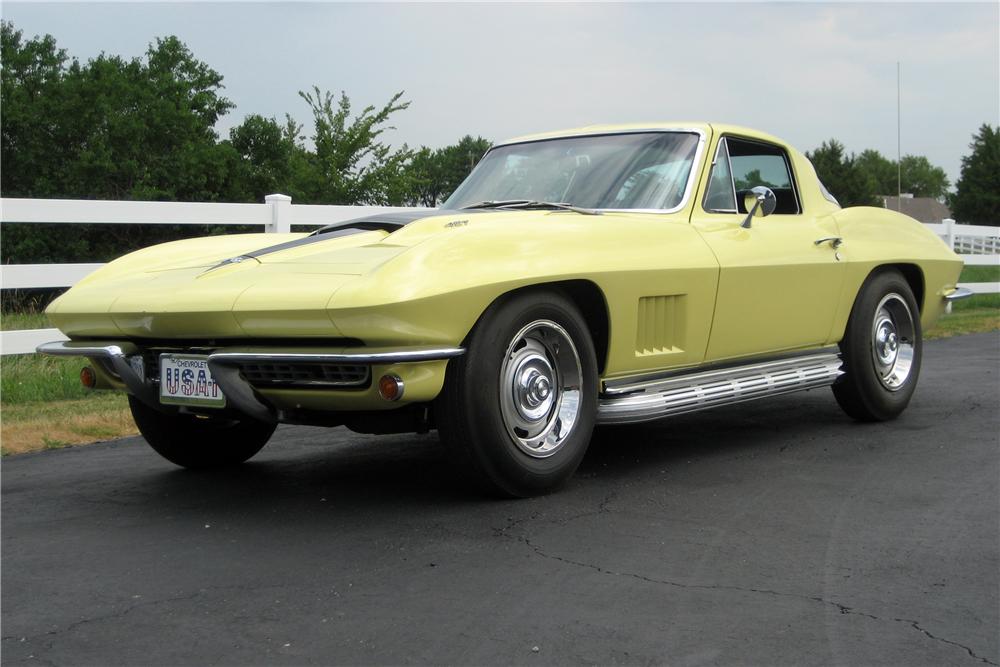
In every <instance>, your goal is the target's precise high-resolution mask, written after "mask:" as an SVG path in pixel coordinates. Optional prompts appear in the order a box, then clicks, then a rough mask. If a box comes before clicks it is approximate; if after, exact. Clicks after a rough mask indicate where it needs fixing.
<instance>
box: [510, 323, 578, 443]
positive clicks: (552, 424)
mask: <svg viewBox="0 0 1000 667" xmlns="http://www.w3.org/2000/svg"><path fill="white" fill-rule="evenodd" d="M582 377H583V369H582V367H581V365H580V356H579V354H577V351H576V346H575V345H574V344H573V340H572V339H571V338H570V336H569V334H568V333H566V330H565V329H563V328H562V327H561V326H559V325H558V324H556V323H555V322H552V321H550V320H537V321H535V322H532V323H531V324H528V325H527V326H526V327H524V328H523V329H521V330H520V331H519V332H517V335H515V336H514V338H513V340H512V341H511V343H510V345H509V346H508V348H507V354H506V356H505V357H504V360H503V364H502V366H501V368H500V413H501V415H502V416H503V421H504V425H505V426H506V427H507V432H508V434H509V435H510V436H511V438H512V439H513V441H514V443H515V444H516V445H517V446H518V448H519V449H520V450H521V451H523V452H524V453H526V454H528V455H529V456H533V457H536V458H545V457H547V456H552V455H553V454H554V453H555V452H556V451H558V449H559V448H560V447H561V446H562V445H563V443H564V442H565V441H566V439H567V438H568V437H569V435H570V433H572V431H573V426H574V425H575V424H576V421H577V417H578V415H579V411H580V382H581V378H582Z"/></svg>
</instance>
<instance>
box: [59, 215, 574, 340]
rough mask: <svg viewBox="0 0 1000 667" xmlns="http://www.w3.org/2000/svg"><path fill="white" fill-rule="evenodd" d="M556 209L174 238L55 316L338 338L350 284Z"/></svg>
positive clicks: (134, 327) (190, 332)
mask: <svg viewBox="0 0 1000 667" xmlns="http://www.w3.org/2000/svg"><path fill="white" fill-rule="evenodd" d="M548 213H549V212H548V211H436V210H426V211H407V212H404V213H394V214H380V215H375V216H368V217H364V218H358V219H356V220H351V221H348V222H345V223H339V224H337V225H333V226H331V227H330V228H328V229H326V230H320V232H318V233H313V234H240V235H229V236H215V237H205V238H197V239H188V240H184V241H175V242H171V243H165V244H161V245H158V246H153V247H151V248H146V249H143V250H139V251H137V252H134V253H131V254H129V255H126V256H124V257H122V258H120V259H117V260H115V261H113V262H111V263H109V264H107V265H105V266H104V267H102V268H101V269H99V270H98V271H96V272H94V273H93V274H91V275H89V276H87V277H86V278H85V279H83V280H82V281H80V282H79V283H77V285H76V286H74V287H73V288H72V289H70V290H69V291H68V292H67V293H66V294H64V295H63V296H61V297H60V298H58V299H57V300H56V301H54V302H53V303H52V305H51V306H50V307H49V309H48V311H47V313H48V315H49V318H50V319H51V320H52V322H53V324H54V325H55V326H57V327H58V328H60V329H61V330H62V331H63V332H64V333H65V334H67V335H69V336H71V337H96V336H120V335H125V336H129V337H145V338H151V337H152V338H171V337H182V338H217V337H246V336H250V335H252V336H261V335H280V333H279V332H282V331H284V332H287V331H289V330H290V329H291V330H294V331H296V332H297V333H298V334H299V335H306V336H331V335H334V336H335V335H338V332H337V331H336V327H335V326H331V325H332V324H333V323H332V321H331V319H330V316H329V314H328V313H327V307H328V304H329V303H330V301H331V298H332V297H333V295H334V293H335V292H337V290H339V289H340V288H342V287H343V286H344V285H346V284H348V283H350V282H352V281H357V280H358V279H359V278H361V277H362V276H365V275H367V274H370V273H372V272H374V271H376V270H377V269H378V268H379V267H380V266H382V265H383V264H385V263H387V262H389V261H390V260H393V259H394V258H396V257H398V256H400V255H402V254H404V253H406V252H407V251H408V250H409V249H411V248H413V247H415V246H417V245H420V244H422V243H424V242H425V241H427V240H429V239H432V238H435V237H440V236H441V235H444V234H447V233H452V232H457V231H466V230H469V228H470V227H472V226H474V224H475V225H479V224H483V223H490V222H495V221H497V220H502V221H503V223H504V224H505V225H506V224H510V223H515V222H516V221H520V222H524V221H525V220H527V219H528V218H533V219H538V217H539V216H542V215H546V214H548ZM569 215H570V216H573V217H585V216H578V214H574V213H570V214H569ZM487 226H490V227H491V226H493V225H491V224H487ZM469 231H471V230H469ZM440 240H442V241H444V242H446V243H447V242H448V241H449V239H440ZM268 332H270V333H268ZM331 332H332V333H331Z"/></svg>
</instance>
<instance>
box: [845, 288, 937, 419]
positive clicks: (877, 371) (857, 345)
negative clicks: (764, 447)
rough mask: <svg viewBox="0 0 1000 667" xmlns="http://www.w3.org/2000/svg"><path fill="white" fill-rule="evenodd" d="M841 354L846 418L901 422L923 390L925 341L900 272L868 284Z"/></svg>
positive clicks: (909, 292)
mask: <svg viewBox="0 0 1000 667" xmlns="http://www.w3.org/2000/svg"><path fill="white" fill-rule="evenodd" d="M840 350H841V354H842V356H843V358H844V376H843V377H841V378H840V381H838V382H837V383H836V384H835V385H834V386H833V394H834V396H835V397H836V398H837V402H838V403H839V404H840V407H841V408H843V410H844V412H846V413H847V414H848V415H850V416H851V417H853V418H854V419H857V420H859V421H885V420H887V419H894V418H895V417H897V416H899V414H900V413H902V412H903V410H904V409H906V406H907V404H909V402H910V398H911V397H912V396H913V390H914V389H915V388H916V386H917V376H918V375H919V374H920V361H921V357H922V354H923V340H922V334H921V330H920V312H919V310H918V308H917V302H916V299H915V298H914V297H913V290H912V289H910V285H909V283H907V282H906V279H905V278H903V276H902V275H901V274H900V273H899V272H898V271H895V270H885V271H881V272H879V273H875V274H873V275H871V276H870V277H869V278H868V280H866V281H865V284H864V285H863V286H862V288H861V291H860V293H859V294H858V298H857V301H855V303H854V308H853V309H852V310H851V317H850V319H849V320H848V323H847V332H846V333H845V335H844V339H843V341H841V343H840Z"/></svg>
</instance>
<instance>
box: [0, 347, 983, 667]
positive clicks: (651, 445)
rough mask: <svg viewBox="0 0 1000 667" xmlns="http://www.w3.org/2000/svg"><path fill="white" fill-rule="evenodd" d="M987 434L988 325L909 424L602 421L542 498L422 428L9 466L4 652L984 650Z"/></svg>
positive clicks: (548, 654)
mask: <svg viewBox="0 0 1000 667" xmlns="http://www.w3.org/2000/svg"><path fill="white" fill-rule="evenodd" d="M998 434H1000V336H998V335H995V334H984V335H975V336H965V337H959V338H953V339H950V340H944V341H933V342H929V343H927V344H926V347H925V359H924V368H923V372H922V373H921V378H920V384H919V387H918V389H917V392H916V395H915V397H914V399H913V402H912V403H911V405H910V408H909V409H908V411H907V412H906V413H905V414H904V415H903V416H902V417H901V418H900V419H898V420H897V421H895V422H891V423H886V424H874V425H871V424H869V425H861V424H856V423H853V422H851V421H850V420H848V419H847V418H846V417H845V416H843V414H842V413H841V412H840V409H839V408H838V407H837V405H836V403H835V402H834V400H833V396H832V395H831V394H830V392H829V390H820V391H811V392H808V393H804V394H798V395H792V396H788V397H783V398H776V399H771V400H767V401H760V402H758V403H751V404H744V405H741V406H732V407H728V408H722V409H718V410H715V411H712V412H704V413H700V414H693V415H686V416H682V417H677V418H674V419H671V420H668V421H662V422H659V423H656V424H652V425H646V426H642V427H621V428H618V429H607V430H603V429H602V430H601V431H600V432H599V433H598V436H597V437H596V439H595V441H594V443H593V444H592V447H591V450H590V452H589V453H588V456H587V458H586V460H585V461H584V463H583V466H582V467H581V469H580V471H579V472H578V473H577V475H576V477H575V478H574V480H573V481H572V482H571V483H570V485H569V486H567V487H566V488H565V489H563V490H562V491H560V492H558V493H556V494H554V495H551V496H547V497H544V498H536V499H531V500H522V501H496V500H489V499H484V498H480V497H475V496H471V495H469V494H468V493H467V492H466V491H464V490H463V489H462V487H461V486H457V485H456V484H454V483H453V473H452V472H451V470H450V468H449V467H448V462H447V460H446V458H445V455H444V453H443V452H442V450H441V448H440V447H439V445H438V444H437V441H436V439H435V438H434V437H433V435H432V436H395V437H369V436H361V435H356V434H353V433H351V432H349V431H346V430H344V429H316V428H306V427H281V428H280V429H279V430H278V432H277V434H276V436H275V438H274V440H273V441H272V442H271V443H270V444H269V445H268V446H267V447H266V448H265V449H264V450H263V451H262V452H261V453H260V454H259V455H258V456H257V457H256V458H255V459H254V460H253V461H251V462H250V463H249V464H247V465H245V466H243V467H241V468H240V469H238V470H233V471H227V472H224V473H202V472H190V471H184V470H181V469H178V468H175V467H173V466H172V465H170V464H169V463H167V462H166V461H163V460H161V459H159V458H158V457H157V456H156V455H155V454H154V453H153V452H152V451H151V450H149V448H148V447H147V446H146V445H145V443H144V442H143V441H142V439H141V438H127V439H123V440H118V441H115V442H108V443H101V444H96V445H91V446H86V447H78V448H72V449H66V450H59V451H49V452H43V453H39V454H28V455H22V456H14V457H8V458H5V459H4V460H3V463H2V528H0V534H2V635H3V640H2V645H0V648H2V660H3V663H4V664H5V665H34V664H38V665H80V664H91V665H120V664H127V665H209V664H211V665H248V664H280V665H300V664H301V665H305V664H331V665H332V664H435V665H436V664H462V665H465V664H516V665H553V664H601V665H612V664H650V663H653V664H662V663H670V664H694V665H699V664H755V665H800V664H845V665H859V664H887V665H888V664H891V665H941V664H948V665H975V664H990V665H996V664H997V663H998V662H1000V618H998V608H1000V557H998V552H1000V520H998V517H1000V435H998Z"/></svg>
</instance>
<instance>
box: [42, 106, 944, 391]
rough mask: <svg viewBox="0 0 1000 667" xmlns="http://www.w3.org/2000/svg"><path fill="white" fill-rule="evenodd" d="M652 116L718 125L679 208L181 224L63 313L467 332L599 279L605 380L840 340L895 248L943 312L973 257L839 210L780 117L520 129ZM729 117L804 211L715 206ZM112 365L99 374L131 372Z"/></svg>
mask: <svg viewBox="0 0 1000 667" xmlns="http://www.w3.org/2000/svg"><path fill="white" fill-rule="evenodd" d="M650 128H689V129H694V130H696V131H698V132H700V134H701V135H702V142H703V145H702V147H701V151H700V154H699V155H700V158H699V159H700V163H699V164H697V165H696V166H695V169H696V172H695V175H694V178H693V185H692V186H691V187H692V189H691V191H690V192H689V193H688V196H687V198H686V202H685V204H684V206H683V207H682V208H681V209H680V210H678V211H676V212H674V213H669V214H665V213H648V212H628V211H605V212H604V214H603V215H600V216H585V215H580V214H578V213H574V212H571V211H561V210H555V211H548V210H544V211H539V210H531V211H513V210H507V211H492V212H477V213H475V214H471V213H469V212H463V211H450V212H446V211H442V212H440V214H438V215H432V216H430V217H426V218H423V219H420V220H417V221H415V222H412V223H410V224H408V225H406V226H405V227H403V228H401V229H399V230H398V231H395V232H394V233H391V234H390V233H388V232H386V231H369V232H364V233H359V234H354V235H350V236H343V237H339V238H334V239H330V240H327V241H323V242H319V243H313V244H308V245H301V246H298V247H294V248H290V249H286V250H282V251H278V252H274V253H271V254H267V255H263V256H261V257H260V258H259V259H252V260H246V261H241V262H239V263H229V264H222V265H220V263H222V262H224V261H225V260H227V259H229V258H233V257H237V256H240V255H242V254H244V253H248V252H253V251H255V250H259V249H261V248H265V247H269V246H274V245H278V244H281V243H285V242H288V241H294V240H297V239H301V238H303V237H305V236H306V235H304V234H242V235H231V236H214V237H207V238H201V239H191V240H186V241H176V242H172V243H166V244H162V245H158V246H154V247H152V248H147V249H144V250H140V251H138V252H135V253H131V254H129V255H126V256H125V257H122V258H120V259H118V260H116V261H114V262H111V263H110V264H108V265H106V266H105V267H103V268H102V269H100V270H98V271H96V272H95V273H93V274H91V275H90V276H88V277H87V278H85V279H84V280H83V281H81V282H79V283H78V284H77V285H76V286H75V287H73V288H72V289H71V290H69V291H68V292H67V293H66V294H64V295H63V296H62V297H60V298H59V299H57V300H56V301H54V302H53V304H52V305H51V306H50V307H49V309H48V311H47V313H48V315H49V318H50V319H51V321H52V322H53V324H54V325H55V326H57V327H58V328H59V329H61V330H62V331H63V332H64V333H65V334H66V335H67V336H69V337H70V338H73V339H79V338H91V339H95V338H103V339H110V340H114V339H116V338H118V339H122V338H129V339H157V340H176V341H178V342H179V343H180V342H182V341H184V340H189V341H190V340H212V341H217V344H219V345H224V344H226V343H227V341H229V342H231V343H232V344H244V345H245V344H248V342H252V341H253V340H254V339H262V338H267V339H275V338H280V339H283V340H286V341H293V342H295V341H298V342H299V343H301V345H303V346H311V347H317V345H319V346H322V345H329V346H340V345H342V343H343V339H350V340H356V341H360V343H361V344H362V345H363V346H365V347H369V346H371V347H393V346H396V347H406V346H413V345H441V346H461V345H462V342H463V340H464V339H465V338H466V336H467V335H468V334H469V332H470V330H471V329H472V327H473V326H475V324H476V321H477V320H478V319H479V318H480V316H481V315H482V314H483V312H484V311H485V310H486V309H487V308H489V306H490V304H492V303H493V302H495V301H496V300H497V299H498V298H500V297H501V296H503V295H504V294H507V293H510V292H511V291H513V290H519V289H545V288H546V285H549V286H551V285H553V284H573V285H587V286H590V289H591V290H592V291H594V293H596V294H598V295H599V299H600V303H597V304H594V305H595V310H596V312H599V313H604V314H605V317H606V320H607V324H606V328H607V332H608V341H607V346H606V349H605V350H598V355H599V357H600V358H599V364H600V366H601V368H602V369H603V370H602V379H605V380H609V379H619V378H627V377H630V376H637V375H643V374H647V373H652V372H656V371H663V370H670V369H679V368H687V367H696V366H697V365H699V364H702V363H705V362H715V361H720V360H730V359H738V358H744V357H753V356H757V355H761V354H765V353H772V352H781V351H788V350H797V349H808V348H811V347H817V346H823V345H832V344H835V343H837V342H838V341H839V340H840V338H841V337H842V336H843V334H844V330H845V327H846V324H847V320H848V317H849V315H850V311H851V307H852V305H853V303H854V299H855V297H856V296H857V294H858V292H859V290H860V288H861V286H862V284H863V283H864V280H865V279H866V278H867V276H868V275H870V273H871V272H872V271H873V270H874V269H876V268H877V267H880V266H885V265H900V266H904V267H909V268H908V269H907V270H908V271H910V272H911V273H912V275H914V276H915V277H916V278H917V279H919V281H920V283H921V284H920V285H918V286H916V287H917V289H916V290H915V291H917V292H918V293H922V294H923V298H922V303H921V320H922V323H923V325H924V327H927V326H929V325H930V324H931V323H932V322H933V321H934V319H935V318H936V317H937V316H938V315H939V314H940V312H941V311H942V308H943V300H942V296H943V294H944V292H945V290H947V289H950V288H952V287H954V285H955V281H956V280H957V278H958V274H959V272H960V271H961V267H962V263H961V260H960V259H959V258H958V257H957V256H956V255H955V254H954V253H952V252H951V250H950V249H948V248H947V247H946V246H945V245H944V244H943V243H942V242H941V241H940V239H938V238H937V237H936V236H934V234H932V233H931V232H929V231H928V230H927V229H926V228H925V227H923V225H920V224H919V223H917V222H916V221H914V220H912V219H910V218H908V217H906V216H903V215H900V214H898V213H895V212H892V211H887V210H884V209H874V208H848V209H841V208H840V207H839V206H837V205H836V204H834V203H832V202H830V201H828V200H827V199H826V198H825V197H824V196H823V194H822V192H821V191H820V189H819V185H818V183H819V182H818V179H817V178H816V174H815V171H814V170H813V167H812V165H811V164H810V163H809V161H808V160H807V159H806V158H805V157H804V156H803V155H802V154H801V153H799V152H798V151H796V150H795V149H794V148H792V147H790V146H788V144H786V143H785V142H783V141H781V140H779V139H777V138H775V137H772V136H770V135H767V134H764V133H761V132H757V131H754V130H749V129H746V128H740V127H736V126H729V125H718V124H705V123H669V124H664V123H653V124H635V125H621V126H595V127H590V128H582V129H579V130H569V131H563V132H559V133H551V134H544V135H532V136H530V137H521V138H518V139H516V140H512V141H511V142H505V143H513V142H515V141H535V140H541V139H545V138H554V137H559V136H573V135H579V134H601V133H609V132H625V131H635V130H639V129H650ZM726 136H733V137H739V138H746V139H752V140H757V141H763V142H768V143H772V144H775V145H777V146H780V147H782V148H784V149H785V151H786V152H787V155H788V158H789V162H790V166H791V170H792V173H793V176H794V179H795V182H796V185H797V187H798V191H799V200H800V204H801V212H800V213H798V214H795V215H779V214H775V215H772V216H768V217H763V218H754V219H753V222H752V226H751V228H749V229H744V228H742V227H741V226H740V223H741V222H742V221H743V218H744V217H745V216H744V215H741V214H729V213H723V214H720V213H712V212H709V211H706V210H705V208H704V206H703V202H704V199H705V191H706V188H707V184H708V174H709V170H710V169H711V162H712V156H713V155H714V154H715V150H716V147H717V144H718V142H719V140H720V138H722V137H726ZM824 237H839V238H841V239H843V244H842V245H840V247H839V248H837V249H836V250H835V249H834V248H833V247H832V244H829V243H821V244H816V243H815V242H816V241H817V240H819V239H822V238H824ZM333 339H336V340H333ZM324 341H330V342H328V343H324ZM446 365H447V362H445V361H434V362H423V363H410V364H395V365H393V366H392V368H391V369H387V368H381V369H376V371H375V372H385V371H387V370H391V371H392V372H395V373H398V374H399V375H400V376H401V377H402V378H403V379H404V381H405V382H406V383H407V389H406V393H405V396H404V399H403V401H401V402H400V403H387V402H386V401H384V400H381V399H379V398H378V396H377V394H376V393H375V391H374V390H372V389H369V390H363V391H358V390H329V389H322V390H286V389H282V390H262V391H261V393H262V394H263V395H265V396H266V397H267V398H269V399H271V400H272V401H273V403H274V404H275V406H277V407H278V408H281V409H294V408H295V407H296V406H300V407H308V408H311V409H326V410H371V409H388V408H392V407H398V406H399V405H401V404H403V403H406V402H425V401H429V400H432V399H433V398H434V397H435V396H436V395H437V393H438V392H439V391H440V389H441V386H442V383H443V381H444V373H445V368H446ZM98 370H99V373H100V374H101V381H102V383H105V384H110V385H113V386H119V387H120V384H118V383H116V382H115V381H114V380H113V378H110V377H109V376H107V374H106V373H103V371H102V370H101V369H100V367H99V366H98ZM373 377H378V375H373Z"/></svg>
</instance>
